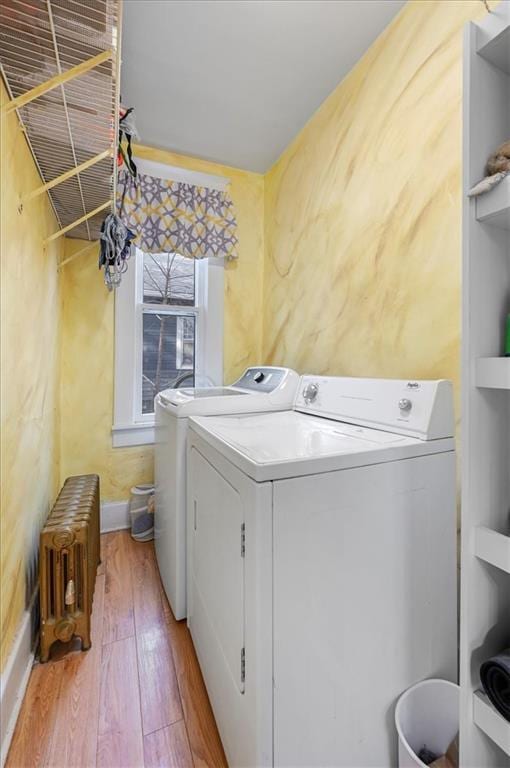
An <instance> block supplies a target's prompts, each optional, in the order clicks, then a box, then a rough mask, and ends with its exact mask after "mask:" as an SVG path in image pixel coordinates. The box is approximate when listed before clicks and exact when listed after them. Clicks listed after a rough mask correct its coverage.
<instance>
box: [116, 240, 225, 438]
mask: <svg viewBox="0 0 510 768" xmlns="http://www.w3.org/2000/svg"><path fill="white" fill-rule="evenodd" d="M222 370H223V265H222V264H221V263H219V264H212V263H209V261H208V260H203V261H193V260H192V259H186V258H184V257H183V256H181V255H180V254H178V253H158V254H148V253H142V252H141V251H139V250H137V251H136V256H135V258H134V259H133V260H132V261H130V262H129V267H128V271H127V272H126V274H125V275H124V279H123V281H122V283H121V285H120V287H119V288H118V289H117V291H116V295H115V404H114V426H113V430H112V432H113V445H114V446H123V445H140V444H144V443H150V442H153V441H154V398H155V396H156V395H157V393H158V392H160V391H161V390H163V389H168V388H171V387H192V386H195V385H198V386H200V385H206V384H222V383H223V378H222Z"/></svg>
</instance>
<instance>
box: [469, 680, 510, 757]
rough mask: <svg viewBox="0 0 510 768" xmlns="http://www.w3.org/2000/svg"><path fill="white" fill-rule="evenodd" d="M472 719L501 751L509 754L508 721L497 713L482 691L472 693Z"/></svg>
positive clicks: (509, 727) (509, 732) (509, 730)
mask: <svg viewBox="0 0 510 768" xmlns="http://www.w3.org/2000/svg"><path fill="white" fill-rule="evenodd" d="M473 720H474V722H475V723H476V725H477V726H478V727H479V728H480V729H481V730H482V731H483V732H484V733H485V734H486V735H487V736H488V737H489V738H490V739H492V741H493V742H494V743H495V744H497V745H498V747H499V748H500V749H502V750H503V752H505V753H506V754H507V755H510V723H509V722H508V721H507V720H505V718H504V717H503V716H502V715H500V714H499V712H498V711H497V710H496V709H495V708H494V707H493V706H492V704H491V703H490V701H489V699H488V698H487V696H486V695H485V693H483V692H482V691H475V692H474V694H473Z"/></svg>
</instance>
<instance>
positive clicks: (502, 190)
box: [476, 176, 510, 229]
mask: <svg viewBox="0 0 510 768" xmlns="http://www.w3.org/2000/svg"><path fill="white" fill-rule="evenodd" d="M476 218H477V219H478V221H483V222H484V223H485V224H492V225H493V226H495V227H502V228H503V229H510V176H506V178H505V179H503V181H502V182H501V183H500V184H498V186H497V187H494V189H491V191H490V192H487V194H485V195H481V197H478V198H477V200H476Z"/></svg>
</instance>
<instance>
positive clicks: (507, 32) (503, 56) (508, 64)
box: [478, 27, 510, 73]
mask: <svg viewBox="0 0 510 768" xmlns="http://www.w3.org/2000/svg"><path fill="white" fill-rule="evenodd" d="M478 53H479V54H480V56H483V58H484V59H486V60H487V61H489V62H490V63H491V64H493V65H494V66H495V67H497V68H498V69H502V70H503V72H508V73H510V27H506V28H505V29H503V30H502V31H501V32H500V33H499V34H498V35H496V36H495V37H493V38H492V39H491V40H489V41H488V42H486V43H485V44H484V45H481V46H480V48H479V49H478Z"/></svg>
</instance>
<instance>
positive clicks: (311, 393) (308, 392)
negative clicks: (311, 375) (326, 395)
mask: <svg viewBox="0 0 510 768" xmlns="http://www.w3.org/2000/svg"><path fill="white" fill-rule="evenodd" d="M318 394H319V385H318V384H314V383H313V382H310V384H307V385H306V387H305V388H304V389H303V399H304V401H305V403H307V405H310V403H313V402H314V401H315V400H316V399H317V395H318Z"/></svg>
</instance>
